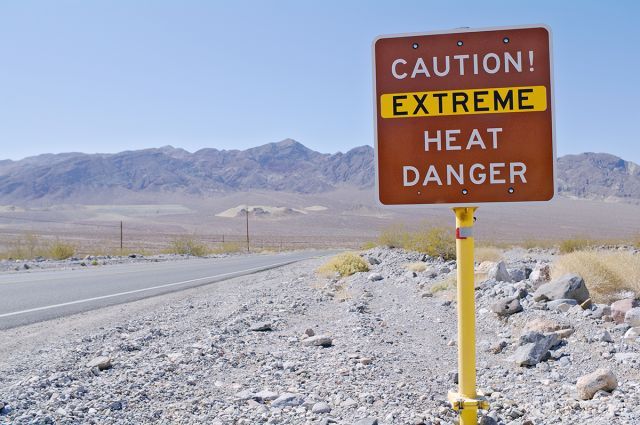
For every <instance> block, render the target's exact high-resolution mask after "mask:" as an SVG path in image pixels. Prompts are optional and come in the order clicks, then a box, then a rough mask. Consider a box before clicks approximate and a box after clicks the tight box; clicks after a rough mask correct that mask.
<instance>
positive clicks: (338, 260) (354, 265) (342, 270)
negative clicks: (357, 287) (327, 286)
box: [317, 252, 369, 277]
mask: <svg viewBox="0 0 640 425" xmlns="http://www.w3.org/2000/svg"><path fill="white" fill-rule="evenodd" d="M368 270H369V265H368V264H367V262H366V261H364V260H363V259H362V257H360V256H359V255H358V254H356V253H353V252H345V253H343V254H338V255H336V256H335V257H333V258H331V259H330V260H329V261H328V262H326V263H325V264H323V265H322V266H320V267H319V268H318V270H317V271H318V273H320V274H322V275H325V276H331V275H334V274H336V273H337V274H338V275H339V276H340V277H345V276H351V275H352V274H354V273H358V272H366V271H368Z"/></svg>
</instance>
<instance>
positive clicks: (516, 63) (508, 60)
mask: <svg viewBox="0 0 640 425" xmlns="http://www.w3.org/2000/svg"><path fill="white" fill-rule="evenodd" d="M509 64H511V65H513V68H514V69H515V70H516V71H518V72H522V52H521V51H519V50H518V52H516V59H514V58H513V56H511V53H509V52H504V72H509Z"/></svg>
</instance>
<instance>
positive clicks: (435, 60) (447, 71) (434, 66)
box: [433, 56, 449, 77]
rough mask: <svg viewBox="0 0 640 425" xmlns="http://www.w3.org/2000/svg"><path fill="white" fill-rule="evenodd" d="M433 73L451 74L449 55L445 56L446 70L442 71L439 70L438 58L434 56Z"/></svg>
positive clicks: (442, 75)
mask: <svg viewBox="0 0 640 425" xmlns="http://www.w3.org/2000/svg"><path fill="white" fill-rule="evenodd" d="M433 73H434V74H436V75H437V76H438V77H444V76H445V75H448V74H449V56H445V57H444V71H442V72H439V71H438V58H437V57H435V56H434V57H433Z"/></svg>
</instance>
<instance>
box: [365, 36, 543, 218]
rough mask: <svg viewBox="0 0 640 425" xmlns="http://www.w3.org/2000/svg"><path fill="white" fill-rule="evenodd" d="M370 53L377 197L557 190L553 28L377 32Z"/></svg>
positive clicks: (434, 200)
mask: <svg viewBox="0 0 640 425" xmlns="http://www.w3.org/2000/svg"><path fill="white" fill-rule="evenodd" d="M373 57H374V96H375V126H376V165H377V167H376V168H377V175H376V179H377V187H378V196H379V199H380V202H381V203H383V204H386V205H403V204H479V203H484V202H518V201H547V200H550V199H551V198H553V196H554V194H555V144H554V129H553V86H552V63H551V33H550V30H549V28H547V27H545V26H528V27H509V28H491V29H479V30H474V29H461V30H455V31H447V32H439V33H421V34H407V35H391V36H381V37H378V38H377V39H376V40H375V41H374V44H373Z"/></svg>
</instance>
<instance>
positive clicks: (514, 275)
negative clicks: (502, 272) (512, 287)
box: [509, 269, 526, 282]
mask: <svg viewBox="0 0 640 425" xmlns="http://www.w3.org/2000/svg"><path fill="white" fill-rule="evenodd" d="M509 275H510V276H511V282H522V281H523V280H525V279H526V272H525V271H524V269H513V270H509Z"/></svg>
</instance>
